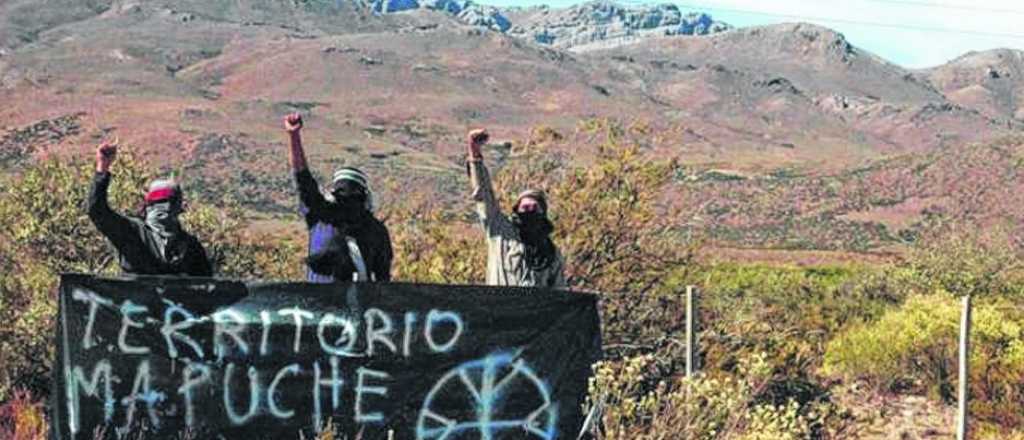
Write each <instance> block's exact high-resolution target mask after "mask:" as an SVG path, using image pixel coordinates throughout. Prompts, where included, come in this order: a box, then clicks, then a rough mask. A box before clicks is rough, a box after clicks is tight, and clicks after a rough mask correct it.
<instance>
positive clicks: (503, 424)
mask: <svg viewBox="0 0 1024 440" xmlns="http://www.w3.org/2000/svg"><path fill="white" fill-rule="evenodd" d="M557 424H558V411H557V408H556V407H555V405H554V404H553V403H552V401H551V392H550V390H549V389H548V387H547V385H546V384H545V383H544V381H543V380H541V379H540V377H538V376H537V373H536V372H534V371H533V370H532V369H531V368H530V367H529V366H528V365H527V364H526V362H525V361H524V360H522V359H516V358H515V357H514V356H512V355H511V354H508V353H500V354H494V355H491V356H488V357H486V358H483V359H480V360H476V361H472V362H467V363H465V364H462V365H460V366H458V367H456V368H455V369H453V370H451V371H449V372H448V373H447V374H445V375H444V376H442V377H441V379H440V380H438V381H437V383H436V384H435V385H434V387H433V388H432V389H431V390H430V392H429V393H427V397H426V398H425V399H424V400H423V408H422V409H421V410H420V415H419V420H418V421H417V423H416V439H417V440H455V439H481V440H497V439H505V438H507V439H524V438H532V439H543V440H552V439H554V438H555V432H556V426H557Z"/></svg>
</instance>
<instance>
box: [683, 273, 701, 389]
mask: <svg viewBox="0 0 1024 440" xmlns="http://www.w3.org/2000/svg"><path fill="white" fill-rule="evenodd" d="M698 295H699V292H698V290H697V287H696V286H686V378H687V379H690V378H692V377H693V375H694V374H695V373H697V370H698V369H699V368H700V364H699V362H700V359H699V356H698V353H699V351H700V350H699V347H698V346H697V331H698V330H699V326H700V321H699V320H698V317H699V316H698V314H699V313H700V312H699V311H698V301H697V297H698Z"/></svg>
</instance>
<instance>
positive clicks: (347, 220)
mask: <svg viewBox="0 0 1024 440" xmlns="http://www.w3.org/2000/svg"><path fill="white" fill-rule="evenodd" d="M331 195H332V196H333V198H334V203H333V205H334V208H335V209H334V214H333V217H334V222H335V223H338V224H339V225H338V226H357V225H359V224H361V223H362V222H363V221H364V220H365V218H366V214H367V213H368V212H367V211H366V194H364V193H363V192H362V191H361V190H360V189H359V188H358V187H357V186H356V185H355V184H353V183H352V182H348V181H346V182H341V184H339V185H338V187H337V188H336V189H335V190H334V192H332V193H331Z"/></svg>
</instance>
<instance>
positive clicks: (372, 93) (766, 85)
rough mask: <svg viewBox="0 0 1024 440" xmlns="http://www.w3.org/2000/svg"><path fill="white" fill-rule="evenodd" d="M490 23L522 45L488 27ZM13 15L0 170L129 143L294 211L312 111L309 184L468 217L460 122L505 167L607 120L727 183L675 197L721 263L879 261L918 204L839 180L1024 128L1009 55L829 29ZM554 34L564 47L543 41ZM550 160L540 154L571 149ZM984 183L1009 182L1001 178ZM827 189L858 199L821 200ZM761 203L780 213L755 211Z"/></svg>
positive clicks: (581, 19) (476, 15)
mask: <svg viewBox="0 0 1024 440" xmlns="http://www.w3.org/2000/svg"><path fill="white" fill-rule="evenodd" d="M56 6H60V7H56ZM498 16H500V17H501V20H507V21H508V24H509V26H504V25H501V26H497V27H495V23H496V22H495V21H494V20H498V18H495V17H498ZM0 17H3V18H0V20H2V21H3V26H0V29H3V30H2V31H0V45H2V46H0V47H2V49H0V99H2V100H3V101H4V102H5V103H8V105H6V106H4V108H2V109H0V148H2V154H0V160H2V162H3V166H5V167H6V169H7V170H12V171H13V170H16V169H17V167H18V166H19V165H20V164H24V163H26V161H27V160H30V159H31V157H38V156H42V155H48V154H87V153H86V152H87V151H88V150H89V149H91V148H92V145H93V144H95V143H96V141H97V140H98V139H99V138H100V137H102V136H104V135H116V136H119V137H120V139H121V140H122V143H124V144H126V145H131V146H132V147H131V148H134V149H136V150H137V152H138V153H140V154H142V155H143V156H147V157H149V158H151V159H153V160H155V161H156V162H157V163H158V164H162V165H164V166H167V167H176V168H181V169H183V170H184V171H185V175H186V177H187V178H188V179H189V182H190V185H192V187H193V188H198V189H200V190H201V192H202V193H203V194H204V195H205V196H206V197H209V198H212V199H216V198H218V197H223V196H224V195H225V194H234V193H238V192H239V191H243V190H244V192H245V194H247V195H246V197H244V198H243V199H244V203H246V205H247V206H248V207H249V208H250V209H252V210H253V212H255V213H260V214H276V213H282V214H283V213H287V212H290V210H291V209H293V207H292V203H293V195H292V194H291V183H290V181H289V180H290V178H289V174H288V169H287V167H286V166H285V161H284V154H285V152H284V149H283V147H282V138H283V136H282V134H281V130H280V127H279V120H280V116H281V115H282V114H284V113H287V112H292V111H301V112H304V113H305V114H306V115H307V121H308V127H309V129H308V134H307V136H308V138H309V139H308V143H309V148H310V151H311V156H312V162H313V163H314V166H315V168H316V170H317V171H319V172H321V173H326V172H327V171H329V170H330V169H331V168H332V167H334V166H336V165H338V164H341V163H349V164H354V165H358V166H362V167H365V168H367V169H368V170H369V171H370V172H371V173H372V174H373V175H374V176H375V177H376V178H377V179H379V180H382V181H386V183H385V184H382V185H381V186H382V187H383V188H385V189H383V190H382V192H383V193H384V194H383V196H384V199H385V203H387V202H388V201H389V200H395V199H396V197H397V196H398V194H399V193H398V192H397V191H395V190H394V189H393V188H402V187H406V186H408V185H409V184H414V186H415V187H417V188H420V189H421V190H424V191H431V192H433V193H436V194H442V197H444V198H447V199H450V200H456V199H461V191H462V190H463V189H462V188H463V182H462V180H461V179H462V175H461V148H462V147H461V142H462V141H461V138H462V136H463V133H464V132H465V131H466V130H467V129H468V128H470V127H476V126H487V127H489V128H490V129H491V130H492V132H493V133H495V134H496V141H497V143H496V144H495V146H494V147H495V148H497V149H496V150H494V151H495V152H500V151H501V148H498V147H499V146H501V145H505V147H508V146H512V147H513V148H514V147H516V146H517V145H521V144H522V143H524V142H525V141H526V140H527V139H528V138H529V137H530V136H531V132H532V130H533V129H534V128H535V127H542V126H543V127H549V128H551V129H554V130H555V131H557V132H559V133H561V134H563V135H572V134H573V133H575V132H576V131H577V128H578V127H579V124H580V123H581V121H586V120H593V119H595V118H596V119H601V118H614V119H621V120H626V121H633V120H637V121H643V123H644V124H645V125H646V126H647V127H649V129H650V130H651V131H653V132H655V133H658V136H655V137H654V138H653V139H652V141H651V142H650V144H649V145H647V146H646V150H645V151H647V152H648V153H649V154H656V155H671V156H679V157H681V158H682V160H683V162H684V164H686V165H687V166H688V167H690V168H691V169H693V170H695V173H696V174H695V175H703V174H701V173H705V174H706V173H710V174H708V175H711V176H719V177H723V176H724V177H725V181H727V182H730V183H728V186H727V187H721V186H714V187H707V186H706V185H705V186H702V187H699V188H697V189H696V190H695V191H694V192H692V193H691V192H687V191H689V190H690V189H688V188H687V189H686V191H680V192H679V195H678V196H677V197H675V201H676V202H679V203H693V202H695V201H694V200H693V199H694V198H700V197H705V195H706V194H709V195H707V197H712V198H719V197H724V198H730V199H731V200H730V201H729V202H728V203H724V204H718V205H715V206H714V211H713V213H706V212H704V213H701V214H704V215H702V218H703V219H704V223H703V224H704V225H705V227H707V228H710V229H708V231H709V232H710V233H711V234H712V235H713V236H715V237H717V238H718V239H720V240H723V241H724V242H725V244H726V245H736V246H768V247H778V246H782V247H787V248H792V247H795V248H812V249H814V248H821V249H841V250H869V249H883V248H885V247H887V246H889V245H892V244H894V243H896V244H898V243H899V242H900V240H898V239H897V237H899V236H900V231H901V230H902V229H905V227H906V226H907V225H910V224H913V223H914V221H916V220H914V219H919V218H921V217H922V216H923V215H924V214H923V212H922V209H919V208H923V207H922V206H918V204H915V203H914V200H916V199H913V197H910V196H908V197H902V196H901V197H897V198H896V199H891V198H885V197H883V199H885V200H887V202H885V203H892V204H901V203H907V205H906V206H904V207H903V208H900V212H901V213H904V214H905V215H904V216H902V217H901V220H900V224H899V225H894V224H893V223H892V221H891V217H892V215H891V212H889V211H885V210H881V209H875V208H874V205H872V204H871V203H867V202H864V201H863V200H861V198H863V197H867V198H868V199H871V200H874V199H872V197H874V196H863V195H862V194H874V193H887V192H889V191H892V190H893V189H892V187H891V184H890V183H888V182H886V183H876V182H874V181H871V180H869V181H866V182H860V181H859V180H857V179H853V178H852V177H848V176H863V175H864V172H863V170H879V169H882V170H890V171H889V172H890V173H897V174H898V173H910V172H911V171H910V170H914V169H916V168H912V167H916V166H918V162H919V161H922V160H925V159H923V158H928V157H933V156H935V155H939V156H943V157H959V156H960V155H963V154H968V153H966V152H967V151H971V150H970V149H969V148H968V147H967V146H968V145H973V144H986V143H990V142H992V141H994V140H997V139H1001V138H1004V137H1005V136H1008V135H1015V134H1018V133H1021V131H1022V129H1024V120H1021V119H1019V117H1020V116H1021V114H1020V110H1019V109H1018V107H1017V102H1016V98H1014V97H1015V96H1017V94H1018V92H1017V91H1018V90H1020V89H1021V86H1022V84H1024V82H1022V78H1024V77H1022V76H1021V74H1019V73H1018V72H1020V71H1021V70H1020V69H1019V67H1018V64H1019V61H1020V59H1021V55H1020V53H1019V52H1014V51H998V52H992V53H985V54H968V55H965V56H964V57H962V58H961V59H958V60H955V61H953V62H951V63H949V64H948V65H946V66H941V67H938V68H935V69H931V70H927V71H912V70H908V69H904V68H902V67H900V66H897V65H894V64H892V63H889V62H887V61H885V60H883V59H881V58H879V57H877V56H875V55H873V54H871V53H869V52H867V51H864V50H862V49H860V48H858V47H856V46H854V45H852V44H851V43H850V42H848V41H847V40H846V39H845V38H844V37H843V36H842V35H841V34H838V33H836V32H834V31H831V30H829V29H826V28H821V27H817V26H811V25H806V24H783V25H776V26H765V27H754V28H743V29H732V30H730V29H729V27H728V26H727V25H725V24H721V23H718V22H715V21H713V20H712V19H711V18H709V17H707V16H701V15H699V14H698V15H691V14H690V11H685V10H680V9H678V8H668V7H637V8H633V9H630V8H622V7H618V6H615V5H614V4H610V3H607V2H592V3H587V4H584V5H580V6H577V7H573V8H569V9H564V10H556V9H549V8H528V9H514V8H513V9H504V10H502V9H495V8H489V7H485V6H482V5H476V4H471V3H467V2H442V1H438V2H365V3H362V2H352V3H350V2H326V1H319V0H309V1H301V2H293V3H282V2H275V1H267V0H253V1H246V2H232V3H209V2H198V1H184V0H173V1H172V0H159V1H147V2H130V1H124V0H117V1H94V2H84V3H83V2H68V3H67V4H60V5H55V7H54V8H43V9H40V8H33V7H31V3H30V2H27V1H9V2H5V3H4V4H2V5H0ZM487 17H490V18H489V19H488V18H487ZM501 20H498V21H501ZM695 20H696V21H695ZM502 23H503V22H502ZM698 24H699V26H698ZM595 26H597V27H595ZM684 27H685V28H686V29H687V30H688V32H682V31H678V30H679V29H682V28H684ZM556 28H557V30H552V29H556ZM544 29H547V30H546V31H544ZM595 29H596V30H595ZM666 29H670V31H666ZM671 29H675V30H676V31H671ZM541 31H544V32H548V33H549V34H551V35H556V36H557V38H555V39H553V40H550V41H548V40H544V39H541V40H544V41H538V40H537V38H534V37H535V36H536V33H537V32H541ZM677 31H678V32H677ZM688 33H689V34H691V35H688ZM666 34H668V35H666ZM692 34H707V35H692ZM531 35H532V36H534V37H531ZM620 37H622V38H620ZM566 41H568V43H566ZM563 43H565V44H563ZM505 142H510V143H511V145H507V144H505ZM559 145H561V144H559V143H555V144H553V146H551V147H550V148H555V149H558V148H568V147H560V146H559ZM565 145H570V144H569V143H566V144H565ZM584 145H586V144H584ZM594 147H596V146H594ZM573 148H574V149H573V150H571V151H568V150H567V151H565V152H567V153H572V154H574V155H576V156H577V157H578V158H579V159H580V160H584V161H585V160H586V158H587V157H588V155H589V154H590V153H592V152H593V150H592V148H591V147H584V148H583V149H575V148H576V147H573ZM588 150H590V151H588ZM907 155H910V156H907ZM906 157H913V158H918V159H906ZM953 165H954V164H953V163H952V162H950V163H949V164H948V166H949V167H952V166H953ZM943 166H946V165H943ZM942 173H944V171H943V172H939V173H938V174H942ZM778 176H798V177H797V178H785V179H781V180H780V179H778V178H777V177H778ZM844 176H847V177H844ZM719 177H716V178H719ZM992 179H993V180H991V181H990V182H987V184H990V185H994V186H995V187H997V188H1014V187H1016V186H1015V185H1016V182H1017V178H1016V177H1015V174H1013V173H1009V172H1008V171H1007V172H1001V173H998V174H996V175H995V176H994V177H992ZM1000 179H1002V180H1000ZM883 181H884V179H883ZM764 182H771V183H770V184H769V183H764ZM822 182H827V183H829V185H826V186H824V187H823V186H822ZM933 183H937V182H933V181H921V182H917V183H915V185H919V186H927V185H931V184H933ZM850 185H853V187H852V188H855V189H849V188H851V187H850ZM965 185H967V184H966V183H964V182H961V181H952V182H948V184H947V185H946V186H945V187H943V189H942V191H951V192H956V191H960V190H965V191H966V190H969V189H970V187H967V186H965ZM831 187H841V188H844V189H843V190H842V191H839V192H836V191H825V190H823V189H822V188H831ZM723 188H726V189H723ZM709 191H710V193H708V192H709ZM921 191H923V190H921ZM933 191H934V190H933ZM762 192H763V193H765V194H766V196H765V197H767V198H769V199H771V200H773V202H772V206H771V207H770V209H769V208H765V209H760V208H756V206H757V203H754V202H752V200H751V199H748V198H747V197H748V196H750V195H751V194H755V193H762ZM851 193H855V194H858V195H856V196H851V195H849V194H851ZM943 196H944V194H937V195H934V197H936V198H941V197H943ZM851 197H852V198H853V199H854V200H853V201H851V200H850V198H851ZM890 199H891V200H890ZM892 200H895V201H892ZM907 200H910V201H909V202H908V201H907ZM716 203H717V202H716ZM865 203H866V204H865ZM872 203H873V202H872ZM978 203H981V202H978ZM850 204H853V205H855V206H852V207H851V206H850ZM883 204H884V203H883ZM698 206H701V205H700V204H699V203H698ZM812 207H816V208H812ZM825 207H831V208H825ZM835 207H841V208H835ZM904 208H905V209H904ZM970 208H971V209H973V210H975V211H978V212H981V213H983V214H982V215H981V216H982V217H988V216H995V215H997V214H998V215H1002V214H1007V213H1005V212H1003V210H1001V209H1000V208H998V207H997V206H995V205H990V204H979V205H976V206H975V205H972V206H971V207H970ZM709 209H710V208H709ZM790 212H791V213H797V214H798V215H797V216H796V217H794V218H788V217H786V218H787V220H785V221H787V222H796V223H798V224H800V225H804V226H800V227H776V226H771V225H773V224H776V223H778V222H779V221H781V220H779V217H778V216H779V215H782V213H790ZM711 214H713V215H711ZM1009 214H1011V215H1016V214H1014V213H1009ZM823 216H824V217H823ZM287 218H290V217H287ZM826 218H827V219H828V221H825V220H823V219H826ZM1014 218H1015V217H1014ZM836 221H841V222H842V225H843V227H842V228H838V229H837V228H835V227H833V226H834V223H833V222H836ZM751 225H756V226H751ZM827 225H832V226H827ZM751 228H752V229H751ZM765 228H768V229H771V230H772V232H771V233H770V234H768V235H767V236H765V235H764V234H765V233H766V232H764V230H765ZM837 231H849V232H848V233H839V232H837ZM751 234H754V235H756V236H757V237H759V238H751ZM835 234H838V235H837V236H835V237H833V236H832V235H835ZM851 234H852V235H853V236H855V237H853V236H851Z"/></svg>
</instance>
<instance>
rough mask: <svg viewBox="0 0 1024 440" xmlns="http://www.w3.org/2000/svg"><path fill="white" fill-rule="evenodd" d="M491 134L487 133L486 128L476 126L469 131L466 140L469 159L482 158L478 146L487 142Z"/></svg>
mask: <svg viewBox="0 0 1024 440" xmlns="http://www.w3.org/2000/svg"><path fill="white" fill-rule="evenodd" d="M490 137H491V135H489V134H488V133H487V130H486V129H483V128H478V129H476V130H473V131H471V132H469V135H467V140H468V141H469V157H470V158H471V159H482V158H483V153H481V152H480V147H482V146H484V144H486V143H487V140H488V139H490Z"/></svg>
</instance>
